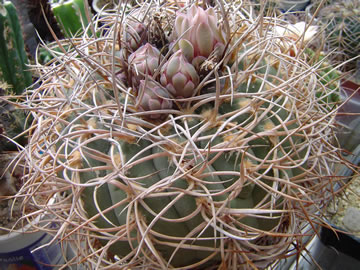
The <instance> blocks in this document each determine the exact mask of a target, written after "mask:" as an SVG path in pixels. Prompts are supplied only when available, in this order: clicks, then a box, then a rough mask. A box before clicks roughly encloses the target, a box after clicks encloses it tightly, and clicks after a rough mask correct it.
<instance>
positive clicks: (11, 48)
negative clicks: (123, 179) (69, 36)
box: [0, 1, 32, 95]
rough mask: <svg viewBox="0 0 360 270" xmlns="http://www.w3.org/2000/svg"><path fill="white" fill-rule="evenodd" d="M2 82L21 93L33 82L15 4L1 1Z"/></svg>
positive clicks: (0, 71) (0, 72)
mask: <svg viewBox="0 0 360 270" xmlns="http://www.w3.org/2000/svg"><path fill="white" fill-rule="evenodd" d="M0 44H1V45H0V82H3V83H4V82H6V83H7V84H9V85H10V87H11V88H10V89H9V90H10V91H11V92H13V93H14V94H17V95H20V94H21V93H22V92H23V91H24V90H25V88H26V87H28V86H29V85H30V84H31V83H32V77H31V72H30V71H29V67H28V66H27V64H28V58H27V55H26V52H25V48H24V40H23V37H22V31H21V27H20V23H19V19H18V16H17V13H16V9H15V7H14V5H13V4H12V3H11V2H10V1H5V2H4V3H0Z"/></svg>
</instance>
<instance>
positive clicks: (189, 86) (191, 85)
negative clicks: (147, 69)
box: [160, 51, 200, 98]
mask: <svg viewBox="0 0 360 270" xmlns="http://www.w3.org/2000/svg"><path fill="white" fill-rule="evenodd" d="M199 80H200V79H199V75H198V74H197V72H196V70H195V68H194V66H193V65H192V64H190V63H189V62H188V60H187V59H186V57H185V56H184V54H183V52H182V51H177V52H176V53H175V54H173V55H172V56H171V57H170V59H169V60H168V61H167V62H166V63H165V65H164V66H163V68H162V69H161V77H160V82H161V84H162V85H163V86H164V87H166V89H167V90H168V91H169V92H170V93H171V94H172V95H173V96H174V97H177V98H187V97H191V96H193V95H194V90H195V89H196V87H197V86H198V84H199Z"/></svg>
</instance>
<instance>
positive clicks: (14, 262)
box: [0, 225, 63, 270]
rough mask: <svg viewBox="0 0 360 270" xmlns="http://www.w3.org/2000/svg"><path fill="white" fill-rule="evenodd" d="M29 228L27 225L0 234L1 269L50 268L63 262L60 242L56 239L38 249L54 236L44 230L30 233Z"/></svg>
mask: <svg viewBox="0 0 360 270" xmlns="http://www.w3.org/2000/svg"><path fill="white" fill-rule="evenodd" d="M29 228H30V225H27V226H25V227H24V228H22V229H21V230H20V231H16V232H11V233H8V234H5V235H0V269H24V270H25V269H26V270H33V269H34V270H45V269H46V270H47V269H49V270H50V269H53V267H52V266H51V265H60V264H62V263H63V253H62V250H61V246H60V244H59V243H58V242H56V241H55V242H54V243H52V244H51V245H49V246H46V247H44V248H40V249H37V248H39V247H41V246H42V245H45V244H48V243H49V242H50V241H51V239H52V236H51V235H49V234H47V233H46V232H43V231H38V232H30V233H29V232H27V230H29ZM35 249H37V250H35ZM34 250H35V251H34Z"/></svg>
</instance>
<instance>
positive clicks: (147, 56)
mask: <svg viewBox="0 0 360 270" xmlns="http://www.w3.org/2000/svg"><path fill="white" fill-rule="evenodd" d="M162 58H163V56H162V55H161V54H160V51H159V50H158V49H157V48H155V47H154V46H152V45H151V44H150V43H146V44H145V45H143V46H141V47H140V48H139V49H137V50H136V51H135V52H133V53H132V54H131V55H130V56H129V59H128V62H129V68H130V72H131V74H132V77H133V84H134V85H136V86H137V85H139V83H140V80H144V79H145V76H146V75H149V76H152V75H154V72H155V70H156V69H157V68H158V66H159V63H160V62H161V60H162Z"/></svg>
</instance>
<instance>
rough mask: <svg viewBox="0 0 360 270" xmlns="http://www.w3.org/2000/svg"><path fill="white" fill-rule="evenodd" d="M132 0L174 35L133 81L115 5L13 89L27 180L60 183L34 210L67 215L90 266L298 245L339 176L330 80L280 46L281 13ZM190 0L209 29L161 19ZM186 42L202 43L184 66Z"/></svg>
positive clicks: (212, 264) (158, 265)
mask: <svg viewBox="0 0 360 270" xmlns="http://www.w3.org/2000/svg"><path fill="white" fill-rule="evenodd" d="M224 6H225V7H226V10H224ZM141 9H143V10H146V14H147V15H146V16H149V18H151V16H153V15H154V14H155V13H158V12H160V13H161V15H162V16H161V17H162V18H166V19H164V20H163V21H160V24H159V25H158V26H159V27H160V26H161V27H162V29H161V30H162V31H163V32H164V34H165V36H166V37H168V43H169V44H168V45H169V46H168V48H169V50H165V51H167V52H168V53H166V54H163V55H162V56H158V59H159V61H157V64H156V65H154V66H155V69H154V70H151V74H150V73H147V72H143V74H142V75H143V78H141V79H140V81H139V82H137V81H136V80H135V81H134V82H133V81H128V82H127V83H124V80H126V78H128V79H129V80H131V78H132V77H133V76H132V75H136V74H138V73H137V66H138V65H140V63H137V64H138V65H131V62H132V61H129V59H126V57H125V58H124V55H126V54H123V53H122V51H121V50H128V51H129V54H130V53H132V52H133V48H132V47H131V44H129V43H128V42H127V38H128V36H127V35H126V33H124V32H122V31H119V28H118V27H120V24H117V23H116V18H119V16H117V15H116V14H114V15H109V16H108V17H107V18H104V19H106V21H107V22H109V23H108V24H107V25H106V26H104V27H106V28H105V30H106V31H105V30H104V31H102V30H103V29H99V31H100V32H101V33H102V34H103V36H101V37H99V38H95V37H94V38H91V37H84V38H82V39H73V40H72V45H73V46H74V47H75V48H76V49H73V50H71V51H69V52H67V53H66V54H64V55H62V56H59V57H58V59H57V62H54V63H52V64H51V65H50V66H48V67H44V66H39V71H40V72H42V77H41V80H42V84H41V87H40V88H39V89H37V90H33V91H32V92H29V93H28V94H29V97H28V102H26V103H24V104H23V106H24V107H27V108H28V109H29V110H31V111H32V115H33V117H34V122H33V126H32V128H31V129H30V131H29V132H30V133H31V141H30V143H29V145H28V146H27V147H26V149H25V153H26V155H25V156H26V157H28V164H27V165H28V170H29V173H28V179H27V181H26V184H25V187H24V189H27V190H32V189H37V188H39V185H42V188H43V189H45V190H46V187H48V189H49V192H50V194H51V196H53V195H54V192H57V196H56V197H55V200H57V201H56V202H55V203H54V204H53V206H51V205H47V206H46V207H44V209H47V210H48V209H51V211H52V212H53V213H55V214H56V215H57V216H58V217H57V220H61V221H60V222H62V221H63V225H62V226H61V228H60V229H59V230H57V231H56V233H57V235H62V237H63V239H68V238H72V240H75V239H76V240H79V241H80V242H79V245H78V246H79V249H81V251H79V253H78V254H80V260H83V258H84V261H85V260H86V262H87V263H89V264H93V265H91V266H89V268H91V269H105V268H106V267H109V268H119V269H130V268H131V269H173V268H176V269H205V268H207V267H208V268H211V269H214V268H218V269H227V268H231V269H250V268H254V269H256V267H257V268H264V267H266V266H267V265H268V264H269V263H271V262H273V261H274V260H275V259H278V258H280V257H282V256H285V255H286V254H288V252H289V251H290V252H293V254H296V253H297V252H299V251H300V250H301V249H302V234H303V231H302V229H303V228H304V226H305V225H306V224H308V223H309V222H310V223H311V224H313V223H314V222H315V223H319V222H321V220H319V219H318V216H319V213H318V211H321V208H322V206H323V203H324V202H325V201H326V199H327V197H328V196H329V195H330V193H331V192H329V191H330V190H331V189H330V188H331V186H330V184H331V183H332V181H335V180H336V179H334V177H333V175H334V172H333V169H334V164H333V163H334V162H335V161H338V160H339V159H340V156H339V155H338V151H337V150H338V149H337V147H336V146H333V145H332V142H333V141H334V132H333V129H332V127H333V124H334V115H335V113H336V105H337V103H336V102H331V101H330V100H326V99H324V98H323V96H322V97H317V94H316V93H317V91H319V89H322V90H323V91H324V93H328V94H327V95H326V96H328V95H331V94H336V92H337V89H333V90H332V89H328V88H327V87H326V85H324V84H322V83H321V81H320V77H319V74H318V73H317V70H316V67H317V66H316V65H314V66H310V65H308V64H307V62H306V55H305V54H302V53H301V52H300V51H301V50H299V51H298V52H297V55H296V57H294V56H293V55H291V54H286V53H284V52H283V51H282V47H281V46H280V45H279V44H280V42H281V44H283V42H284V40H281V37H279V36H278V35H277V34H275V32H273V31H274V30H273V29H272V28H273V26H274V25H282V22H280V21H274V19H272V18H262V21H261V22H262V23H261V24H259V23H258V20H257V19H255V18H253V17H252V16H251V15H250V14H249V13H247V12H246V10H245V9H244V10H243V9H242V8H241V7H239V6H237V5H232V4H231V3H226V2H222V5H215V6H214V7H213V9H211V10H208V11H206V10H203V9H202V8H200V7H197V6H195V7H194V6H192V7H184V9H183V10H181V14H187V15H180V14H179V13H180V11H179V10H177V6H176V5H174V6H172V5H169V4H165V6H157V4H155V3H152V4H151V5H144V6H142V7H141ZM174 10H175V12H174ZM187 12H189V13H187ZM198 13H199V14H198ZM132 14H141V15H143V14H144V13H142V12H138V13H136V12H133V13H132ZM174 14H175V16H174ZM176 14H177V15H176ZM189 14H193V15H192V16H194V17H196V16H207V15H206V14H208V15H209V16H212V17H214V16H215V15H214V14H216V16H217V18H218V19H217V20H218V21H211V20H210V21H207V20H205V19H204V17H202V20H201V22H200V25H197V26H195V25H191V24H189V25H188V27H189V29H195V28H196V27H199V28H201V29H205V30H204V31H207V32H203V33H202V34H204V33H207V39H208V41H209V43H208V44H203V43H201V42H199V40H196V36H191V35H189V36H186V35H184V32H181V31H179V32H178V33H177V34H176V33H175V34H170V29H174V24H175V23H176V22H179V20H184V18H186V17H188V16H189ZM178 16H180V17H178ZM120 17H121V16H120ZM178 18H182V19H178ZM138 19H139V21H141V22H143V21H146V20H142V19H140V18H138ZM258 19H259V18H258ZM127 20H133V17H126V16H125V17H124V22H122V24H121V25H127ZM189 21H190V20H189ZM194 21H196V20H194ZM110 22H112V23H113V24H111V23H110ZM183 23H184V22H183ZM204 24H205V25H204ZM239 25H240V27H239ZM260 25H261V26H262V27H263V28H260ZM284 27H285V26H284ZM183 28H184V29H185V27H183ZM206 29H207V30H206ZM209 29H210V30H209ZM265 29H267V30H266V31H265ZM122 30H124V29H122ZM112 31H114V32H112ZM115 31H116V32H115ZM148 31H150V29H149V30H148ZM189 31H190V30H189ZM213 31H219V32H218V33H221V39H220V38H219V35H220V34H219V35H213V34H212V33H213ZM120 33H121V34H120ZM118 34H119V37H118V36H117V35H118ZM114 37H115V38H114ZM181 40H183V41H181ZM113 41H115V43H113ZM147 41H149V40H147ZM177 42H182V44H179V46H177V45H176V44H177ZM287 42H290V43H291V42H294V41H292V40H288V41H287ZM184 44H185V46H183V45H184ZM208 45H211V50H210V49H209V46H208ZM145 46H147V47H148V48H151V47H150V46H154V45H153V44H151V45H150V44H149V45H145ZM202 46H204V47H202ZM195 47H196V48H197V49H196V51H198V52H202V51H203V52H204V51H205V52H206V55H202V56H201V58H198V59H199V61H195V62H194V63H192V65H193V67H192V68H187V67H186V66H187V65H188V64H189V63H191V61H189V58H187V57H188V56H189V54H188V52H189V51H191V48H192V49H194V48H195ZM205 47H206V48H205ZM289 47H291V46H289ZM189 48H190V49H189ZM217 48H221V50H220V51H219V50H218V49H217ZM158 50H159V52H160V53H163V51H164V50H163V48H158ZM119 52H120V55H119ZM141 52H143V50H142V49H141ZM135 54H136V51H135ZM182 54H183V55H182ZM182 56H183V58H180V60H179V61H177V62H176V63H179V66H178V65H175V64H173V63H175V61H174V57H182ZM190 56H191V55H190ZM197 56H199V55H197ZM197 56H196V57H197ZM129 58H130V60H133V59H136V57H135V56H131V57H129ZM190 59H191V57H190ZM149 60H151V61H149V62H151V63H152V62H153V60H154V55H153V54H152V55H151V56H149ZM182 61H183V62H182ZM186 61H188V62H186ZM155 62H156V61H154V63H155ZM145 63H146V60H145V62H144V65H142V67H146V66H148V65H146V64H145ZM148 64H149V63H148ZM169 65H170V66H171V65H174V67H169ZM151 66H152V65H151ZM146 69H149V68H145V69H144V68H143V69H142V70H143V71H144V70H145V71H146ZM173 70H175V71H176V72H172V71H173ZM194 70H195V71H194ZM205 71H206V72H205ZM122 72H124V73H126V74H122ZM194 72H197V73H198V74H197V76H198V77H196V76H193V77H196V79H194V78H191V77H192V76H191V74H193V73H194ZM119 74H122V75H121V76H120V75H119ZM179 74H180V75H179ZM164 76H165V77H166V82H165V79H164ZM172 76H177V77H175V80H174V77H172ZM170 77H172V78H170ZM184 77H186V80H185V79H184ZM169 78H170V79H169ZM177 78H180V79H179V80H180V81H181V83H184V82H188V81H191V80H192V81H196V83H194V84H193V89H192V92H191V94H188V91H186V94H177V93H175V91H173V88H174V89H177V87H176V85H177ZM197 80H198V81H197ZM169 84H170V85H169ZM171 84H172V85H173V88H172V87H171ZM184 85H185V84H184ZM180 90H181V89H180ZM180 90H179V91H180ZM176 91H178V90H176ZM327 91H328V92H327ZM47 210H46V211H47ZM59 217H60V218H59ZM295 238H296V242H294V243H293V241H294V239H295ZM80 243H81V244H80ZM292 243H293V244H294V245H295V248H294V249H291V247H292ZM289 248H290V250H289ZM85 258H86V259H85Z"/></svg>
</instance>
